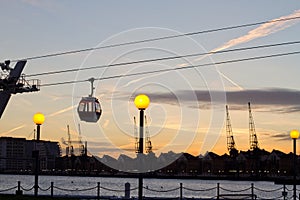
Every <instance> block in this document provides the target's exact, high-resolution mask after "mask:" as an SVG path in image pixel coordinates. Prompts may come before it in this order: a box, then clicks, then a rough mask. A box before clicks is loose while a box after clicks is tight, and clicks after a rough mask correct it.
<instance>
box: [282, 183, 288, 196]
mask: <svg viewBox="0 0 300 200" xmlns="http://www.w3.org/2000/svg"><path fill="white" fill-rule="evenodd" d="M282 196H283V200H286V196H287V192H286V186H285V184H283V192H282Z"/></svg>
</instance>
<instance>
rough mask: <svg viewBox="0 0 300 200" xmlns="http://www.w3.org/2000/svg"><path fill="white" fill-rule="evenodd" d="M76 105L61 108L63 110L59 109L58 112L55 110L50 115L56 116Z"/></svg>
mask: <svg viewBox="0 0 300 200" xmlns="http://www.w3.org/2000/svg"><path fill="white" fill-rule="evenodd" d="M74 107H75V106H70V107H67V108H64V109H61V110H59V111H57V112H54V113H52V114H49V115H48V117H54V116H56V115H59V114H62V113H64V112H67V111H69V110H72V109H73V108H74Z"/></svg>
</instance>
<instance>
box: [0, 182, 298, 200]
mask: <svg viewBox="0 0 300 200" xmlns="http://www.w3.org/2000/svg"><path fill="white" fill-rule="evenodd" d="M38 189H39V190H41V191H43V192H47V191H49V193H48V194H47V195H43V196H50V197H58V196H63V195H61V194H60V195H59V194H54V191H62V192H71V193H72V192H77V193H78V192H85V191H92V192H93V193H94V195H90V198H93V199H101V198H106V199H118V198H117V197H116V196H102V195H101V191H102V190H106V191H110V192H114V193H123V192H124V196H123V197H119V199H130V198H131V199H135V198H134V197H131V195H130V193H131V191H134V190H137V189H138V188H137V187H135V188H130V184H129V183H125V187H124V188H122V189H121V188H108V187H104V186H101V184H100V182H97V185H95V186H91V187H87V188H64V187H59V186H56V185H55V184H54V182H51V183H50V186H49V187H47V188H41V187H40V186H39V187H38ZM144 189H145V191H149V192H151V193H152V194H155V195H154V196H155V197H159V199H170V197H166V195H163V194H162V193H164V194H165V193H172V195H173V196H172V197H171V198H172V199H179V200H184V199H194V200H197V199H230V198H233V199H234V198H237V197H238V198H242V199H264V200H267V199H283V200H288V199H292V189H289V188H287V187H286V185H283V186H281V187H278V188H275V189H262V188H258V187H255V186H254V184H253V183H251V186H250V187H245V188H241V189H239V190H233V189H229V188H224V187H222V186H221V185H220V183H217V185H216V186H215V187H209V188H199V189H196V188H188V187H185V186H183V184H182V183H180V184H179V187H175V188H168V189H164V188H160V189H155V188H149V187H148V186H146V187H144ZM14 190H16V191H15V193H16V195H23V191H26V192H29V191H31V190H34V186H32V187H29V188H25V187H23V186H22V185H21V182H20V181H18V183H17V186H13V187H10V188H4V189H0V194H1V193H2V194H6V193H7V192H9V191H14ZM208 191H210V192H212V193H214V194H215V195H214V196H211V197H207V196H206V197H201V195H202V193H203V192H208ZM280 191H281V195H280V196H277V197H276V196H274V193H277V194H278V193H279V194H280ZM184 192H193V197H192V198H191V197H185V196H184ZM298 192H299V190H298ZM175 193H177V194H178V195H176V194H175ZM288 193H290V196H288ZM174 194H175V195H174ZM266 194H268V195H266ZM272 195H273V196H272ZM299 195H300V194H299ZM67 196H69V197H70V196H72V195H69V194H68V195H67ZM74 196H77V197H78V196H79V197H80V195H74ZM268 196H272V197H268ZM147 198H153V197H151V196H149V197H147V196H145V197H144V199H147ZM297 199H300V196H298V197H297Z"/></svg>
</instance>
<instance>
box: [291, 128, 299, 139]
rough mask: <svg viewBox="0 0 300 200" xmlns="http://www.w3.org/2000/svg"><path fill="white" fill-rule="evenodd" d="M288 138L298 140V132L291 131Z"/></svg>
mask: <svg viewBox="0 0 300 200" xmlns="http://www.w3.org/2000/svg"><path fill="white" fill-rule="evenodd" d="M290 136H291V138H292V139H298V138H299V131H298V130H292V131H291V132H290Z"/></svg>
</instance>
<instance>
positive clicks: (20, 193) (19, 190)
mask: <svg viewBox="0 0 300 200" xmlns="http://www.w3.org/2000/svg"><path fill="white" fill-rule="evenodd" d="M22 194H23V191H22V190H21V181H18V190H17V191H16V195H22Z"/></svg>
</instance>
